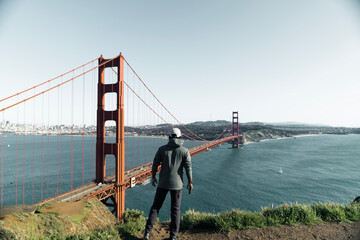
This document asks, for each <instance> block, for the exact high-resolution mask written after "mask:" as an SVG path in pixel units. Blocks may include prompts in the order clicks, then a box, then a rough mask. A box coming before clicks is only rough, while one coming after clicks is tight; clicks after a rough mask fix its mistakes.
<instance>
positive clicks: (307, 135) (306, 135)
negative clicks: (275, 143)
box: [244, 133, 324, 145]
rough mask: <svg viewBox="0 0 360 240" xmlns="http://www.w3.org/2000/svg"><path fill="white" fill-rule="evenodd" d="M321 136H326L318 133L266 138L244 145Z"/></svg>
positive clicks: (247, 141)
mask: <svg viewBox="0 0 360 240" xmlns="http://www.w3.org/2000/svg"><path fill="white" fill-rule="evenodd" d="M320 135H324V134H322V133H318V134H298V135H293V136H289V137H278V138H266V139H261V140H258V141H250V140H246V142H245V143H244V145H247V144H250V143H258V142H265V141H271V140H281V139H288V138H295V139H296V138H301V137H312V136H320Z"/></svg>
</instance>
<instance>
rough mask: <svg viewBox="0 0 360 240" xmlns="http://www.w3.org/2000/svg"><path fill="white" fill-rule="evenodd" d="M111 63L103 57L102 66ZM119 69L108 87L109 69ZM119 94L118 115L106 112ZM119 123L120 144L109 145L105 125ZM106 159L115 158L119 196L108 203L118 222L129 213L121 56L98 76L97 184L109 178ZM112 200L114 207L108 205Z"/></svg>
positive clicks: (113, 196) (116, 111) (118, 135)
mask: <svg viewBox="0 0 360 240" xmlns="http://www.w3.org/2000/svg"><path fill="white" fill-rule="evenodd" d="M106 61H108V60H107V59H104V58H103V57H102V56H101V57H100V58H99V65H100V64H102V63H104V62H106ZM109 67H116V68H117V69H118V71H117V72H118V74H117V82H116V83H113V84H105V68H109ZM106 93H116V94H117V107H116V109H115V110H114V111H106V110H105V94H106ZM111 120H112V121H115V124H116V142H115V143H106V142H105V122H106V121H111ZM106 155H114V156H115V194H114V195H111V196H110V197H109V198H107V199H104V200H103V202H104V203H105V204H106V205H107V206H111V207H114V210H113V212H114V213H115V214H116V216H117V218H120V217H121V214H122V213H123V212H124V211H125V186H124V185H123V184H122V183H123V182H124V180H125V144H124V58H123V56H122V55H121V54H120V55H119V56H118V57H116V58H114V59H113V60H112V61H109V62H108V63H106V64H104V65H102V66H100V67H99V75H98V109H97V137H96V182H97V183H103V182H104V181H105V177H106ZM109 199H111V200H112V202H113V203H107V201H108V200H109Z"/></svg>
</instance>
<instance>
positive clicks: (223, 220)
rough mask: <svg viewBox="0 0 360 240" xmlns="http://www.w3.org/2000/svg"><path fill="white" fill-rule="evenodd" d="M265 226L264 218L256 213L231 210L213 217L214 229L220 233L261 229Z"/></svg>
mask: <svg viewBox="0 0 360 240" xmlns="http://www.w3.org/2000/svg"><path fill="white" fill-rule="evenodd" d="M265 225H266V219H265V217H264V216H263V215H262V214H261V213H258V212H253V213H252V212H247V211H240V210H232V211H230V212H221V213H219V214H218V215H217V216H216V217H215V227H216V229H218V230H220V231H230V230H235V229H250V228H261V227H264V226H265Z"/></svg>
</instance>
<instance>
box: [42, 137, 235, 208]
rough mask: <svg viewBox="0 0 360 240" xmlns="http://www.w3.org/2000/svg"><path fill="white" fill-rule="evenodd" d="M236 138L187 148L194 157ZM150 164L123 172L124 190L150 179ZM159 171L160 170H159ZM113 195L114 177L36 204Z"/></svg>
mask: <svg viewBox="0 0 360 240" xmlns="http://www.w3.org/2000/svg"><path fill="white" fill-rule="evenodd" d="M240 136H241V135H240ZM236 138H237V137H236V136H232V137H227V138H222V139H219V140H216V141H212V142H207V143H205V144H202V145H199V146H195V147H192V148H189V151H190V155H191V156H195V155H197V154H199V153H201V152H204V151H207V150H209V149H211V148H213V147H216V146H219V145H220V144H222V143H225V142H228V141H231V140H233V139H236ZM151 169H152V162H150V163H147V164H144V165H141V166H138V167H136V168H133V169H131V170H128V171H126V172H125V181H124V182H123V183H122V184H121V185H125V187H126V188H129V187H132V186H134V185H135V184H141V183H143V182H144V180H146V179H147V178H149V177H151ZM159 170H160V168H159ZM114 194H115V176H114V175H113V176H111V177H108V178H106V179H105V182H104V183H102V184H96V183H90V184H88V185H85V186H82V187H80V188H77V189H74V190H72V191H69V192H66V193H63V194H61V195H58V196H56V197H53V198H50V199H46V200H44V201H42V202H39V203H38V204H45V203H51V202H55V201H76V200H79V199H81V198H87V197H96V198H98V199H99V200H103V199H105V198H108V197H110V196H111V195H114Z"/></svg>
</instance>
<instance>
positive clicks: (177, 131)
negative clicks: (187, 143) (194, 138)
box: [170, 128, 181, 138]
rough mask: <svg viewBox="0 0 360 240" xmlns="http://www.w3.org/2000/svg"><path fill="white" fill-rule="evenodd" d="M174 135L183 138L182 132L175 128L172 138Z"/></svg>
mask: <svg viewBox="0 0 360 240" xmlns="http://www.w3.org/2000/svg"><path fill="white" fill-rule="evenodd" d="M174 135H175V137H178V138H179V137H181V131H180V129H178V128H173V129H172V130H171V133H170V137H174Z"/></svg>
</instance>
